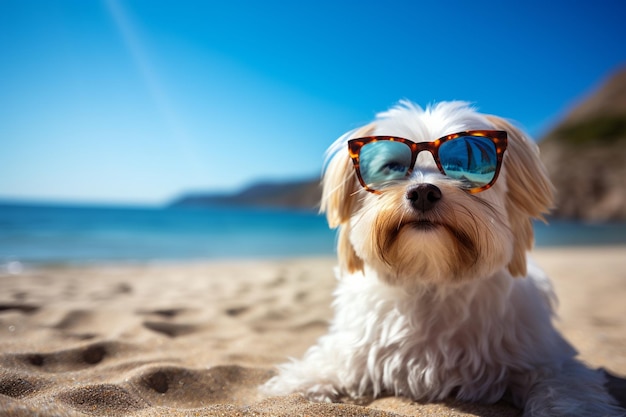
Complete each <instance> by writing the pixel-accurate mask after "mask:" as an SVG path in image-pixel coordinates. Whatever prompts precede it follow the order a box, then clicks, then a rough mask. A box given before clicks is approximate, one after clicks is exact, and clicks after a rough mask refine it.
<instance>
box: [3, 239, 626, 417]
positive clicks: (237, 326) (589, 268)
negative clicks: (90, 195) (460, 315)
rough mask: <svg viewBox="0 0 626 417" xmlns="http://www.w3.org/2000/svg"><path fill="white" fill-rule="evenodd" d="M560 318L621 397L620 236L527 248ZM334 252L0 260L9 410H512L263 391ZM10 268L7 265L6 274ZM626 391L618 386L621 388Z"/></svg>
mask: <svg viewBox="0 0 626 417" xmlns="http://www.w3.org/2000/svg"><path fill="white" fill-rule="evenodd" d="M533 256H534V258H535V259H536V260H537V261H538V263H539V264H540V265H542V266H543V267H544V269H545V270H546V271H547V272H548V273H549V274H550V275H551V276H552V277H553V280H554V283H555V287H556V290H557V293H558V294H559V298H560V300H561V304H560V308H559V314H560V319H559V321H558V322H557V326H558V327H559V328H560V329H562V331H563V332H564V334H565V335H566V337H567V338H568V339H569V340H570V341H571V342H572V343H573V344H574V345H575V346H576V347H577V348H578V349H579V351H580V356H581V358H582V359H583V360H585V361H586V362H588V363H589V364H590V365H592V366H594V367H603V368H605V369H607V370H608V371H610V372H611V374H613V375H616V376H617V377H616V378H614V379H613V380H612V385H611V389H612V390H613V392H615V393H616V394H618V395H622V396H623V397H626V395H625V394H626V389H625V387H626V384H625V383H626V380H624V379H622V378H620V376H625V375H626V303H625V302H624V300H625V299H626V247H609V248H595V249H591V248H579V249H573V248H565V249H541V250H537V251H536V252H535V253H534V254H533ZM334 264H335V261H334V259H331V258H313V259H306V258H303V259H290V260H246V261H241V260H236V261H235V260H233V261H220V262H210V263H180V264H178V263H167V264H166V263H163V264H159V263H153V264H147V265H146V264H144V265H108V266H102V265H101V266H97V267H95V266H83V267H76V266H74V267H68V266H56V267H55V266H47V267H43V268H37V269H28V268H27V269H26V270H23V271H20V270H19V268H13V270H12V271H7V270H5V271H4V272H0V415H2V416H5V415H6V416H36V415H42V416H44V415H45V416H50V415H54V416H84V415H95V416H104V415H113V416H118V415H130V416H154V415H164V416H165V415H167V416H222V415H223V416H270V415H276V416H481V417H488V416H501V417H502V416H503V417H507V416H518V415H520V412H519V410H516V409H514V408H511V407H510V406H508V405H507V404H504V403H502V404H496V405H474V404H463V403H459V402H455V401H446V402H442V403H438V404H419V403H414V402H411V401H409V400H407V399H403V398H393V397H392V398H383V399H378V400H375V401H366V400H364V401H360V402H353V403H343V404H314V403H310V402H308V401H306V400H304V399H303V398H301V397H300V396H298V395H291V396H288V397H279V398H264V397H263V396H262V395H260V394H259V392H258V390H257V387H258V385H259V384H261V383H263V382H264V381H265V380H267V379H268V378H269V377H270V376H271V375H272V374H273V373H274V365H276V364H279V363H281V362H284V361H285V360H286V358H287V357H290V356H295V357H298V356H300V355H302V353H303V352H304V351H305V349H306V348H307V347H308V346H310V345H311V344H313V343H314V342H315V340H316V339H317V338H318V337H319V336H320V335H322V334H323V333H324V332H325V330H326V326H327V321H328V319H330V317H331V314H332V311H331V308H330V301H331V292H332V290H333V288H334V286H335V279H334V277H333V273H332V268H333V266H334ZM9 272H11V273H9ZM623 397H622V398H623Z"/></svg>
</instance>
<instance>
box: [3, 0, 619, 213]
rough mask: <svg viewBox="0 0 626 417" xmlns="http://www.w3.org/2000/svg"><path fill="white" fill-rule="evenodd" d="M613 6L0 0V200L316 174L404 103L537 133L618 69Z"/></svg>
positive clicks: (207, 186) (99, 197) (77, 197)
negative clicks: (479, 115) (447, 108)
mask: <svg viewBox="0 0 626 417" xmlns="http://www.w3.org/2000/svg"><path fill="white" fill-rule="evenodd" d="M625 19H626V2H624V1H623V0H616V1H605V0H595V1H590V0H578V1H569V0H568V1H546V0H540V1H498V0H494V1H480V0H473V1H458V2H457V1H424V2H420V1H417V0H413V1H394V0H385V1H378V2H372V1H364V0H361V1H343V2H342V1H339V0H316V1H302V2H300V1H296V2H289V1H285V0H263V1H254V2H253V1H237V0H223V1H210V0H208V1H183V0H176V1H175V0H172V1H158V0H128V1H122V0H118V1H116V0H110V1H98V0H41V1H34V0H0V199H20V200H24V199H26V200H45V201H50V200H52V201H73V202H96V203H99V202H105V203H132V204H159V203H163V202H166V201H168V200H169V199H171V198H172V197H175V196H177V195H179V194H181V193H183V192H186V191H199V190H232V189H237V188H238V187H242V186H244V185H246V184H249V183H250V182H253V181H254V180H256V179H285V178H304V177H310V176H313V175H318V173H319V172H320V169H321V166H322V161H323V157H324V150H325V149H326V147H327V146H328V145H329V144H330V143H331V142H332V141H333V140H334V139H335V138H336V137H338V136H339V135H340V134H342V133H343V132H345V131H346V130H348V129H352V128H354V127H356V126H359V125H360V124H363V123H365V122H367V121H369V120H370V119H371V118H372V117H373V116H374V114H375V113H376V112H378V111H381V110H384V109H386V108H387V107H389V106H390V105H392V104H394V103H395V102H396V101H397V100H399V99H402V98H408V99H411V100H413V101H415V102H417V103H419V104H422V105H426V104H428V103H431V102H434V101H440V100H451V99H460V100H466V101H471V102H474V103H475V104H476V105H477V106H478V107H479V109H480V110H482V111H485V112H490V113H497V114H499V115H502V116H505V117H509V118H512V119H516V120H517V121H519V122H520V123H521V124H522V125H524V126H525V127H526V129H527V130H528V131H529V132H530V133H531V134H533V135H535V136H541V134H542V133H543V132H545V131H546V130H547V129H549V128H550V126H551V124H553V123H554V122H555V121H556V120H558V117H559V116H560V115H561V114H563V112H564V111H565V110H566V109H567V108H568V107H570V106H571V105H572V104H573V103H574V102H575V101H576V100H577V99H579V98H580V97H582V96H583V95H584V94H585V93H587V92H589V91H590V90H591V89H592V88H593V87H594V86H596V85H597V84H598V83H599V82H600V81H601V80H602V79H603V78H604V77H605V76H607V75H608V74H609V73H611V72H612V71H614V70H615V69H617V68H618V67H620V66H621V65H624V64H626V46H625V45H626V25H625V24H624V21H625Z"/></svg>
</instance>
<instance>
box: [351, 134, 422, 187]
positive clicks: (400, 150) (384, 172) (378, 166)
mask: <svg viewBox="0 0 626 417" xmlns="http://www.w3.org/2000/svg"><path fill="white" fill-rule="evenodd" d="M359 166H360V171H361V178H363V181H364V182H365V183H366V184H367V185H368V186H370V185H380V184H382V183H384V182H387V181H394V180H399V179H402V178H404V177H405V176H406V174H407V173H408V171H409V169H410V166H411V148H409V146H408V145H406V144H404V143H402V142H393V141H389V140H380V141H376V142H370V143H368V144H366V145H363V147H362V148H361V153H360V158H359Z"/></svg>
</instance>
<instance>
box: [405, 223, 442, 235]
mask: <svg viewBox="0 0 626 417" xmlns="http://www.w3.org/2000/svg"><path fill="white" fill-rule="evenodd" d="M409 224H410V226H411V228H413V229H415V230H419V231H426V232H427V231H431V230H435V229H438V228H439V227H442V225H441V224H440V223H436V222H433V221H430V220H415V221H412V222H410V223H409Z"/></svg>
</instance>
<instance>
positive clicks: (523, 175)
mask: <svg viewBox="0 0 626 417" xmlns="http://www.w3.org/2000/svg"><path fill="white" fill-rule="evenodd" d="M488 119H489V121H490V122H491V123H493V124H494V126H495V127H496V128H497V129H501V130H506V131H507V132H508V146H507V150H506V153H505V156H504V164H505V167H506V177H507V178H506V184H507V188H508V192H507V207H506V208H507V212H508V215H509V223H510V226H511V229H512V230H513V236H515V248H514V251H513V258H512V259H511V262H510V263H509V272H511V274H512V275H513V276H525V275H526V251H527V250H530V249H531V248H532V246H533V243H534V233H533V224H532V218H536V219H540V220H543V219H544V217H543V215H544V214H547V213H548V212H549V211H550V209H551V208H552V207H553V203H554V188H553V186H552V183H551V182H550V180H549V179H548V174H547V172H546V169H545V167H544V166H543V164H542V162H541V159H539V148H538V147H537V145H536V144H535V143H534V142H532V140H531V139H529V138H528V137H527V136H526V135H525V134H524V133H523V132H522V131H521V130H520V129H518V128H517V127H515V126H513V125H512V124H511V123H510V122H508V121H506V120H504V119H502V118H500V117H496V116H488Z"/></svg>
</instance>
